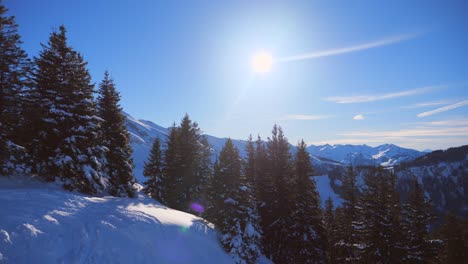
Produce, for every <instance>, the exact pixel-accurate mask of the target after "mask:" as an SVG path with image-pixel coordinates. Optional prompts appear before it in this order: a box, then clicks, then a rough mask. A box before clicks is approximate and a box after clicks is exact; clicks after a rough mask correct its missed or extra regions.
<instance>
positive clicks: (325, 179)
mask: <svg viewBox="0 0 468 264" xmlns="http://www.w3.org/2000/svg"><path fill="white" fill-rule="evenodd" d="M311 178H312V179H314V180H315V183H316V186H317V191H318V192H319V194H320V199H321V200H322V206H325V201H326V200H327V199H328V198H331V199H332V201H333V205H334V206H335V207H337V206H340V205H341V204H342V203H343V199H342V198H341V197H340V196H339V195H338V194H337V193H335V191H333V189H332V187H331V185H330V177H329V176H328V175H321V176H313V177H311Z"/></svg>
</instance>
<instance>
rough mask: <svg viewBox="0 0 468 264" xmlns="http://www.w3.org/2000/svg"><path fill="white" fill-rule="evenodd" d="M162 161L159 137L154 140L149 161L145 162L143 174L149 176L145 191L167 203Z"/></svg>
mask: <svg viewBox="0 0 468 264" xmlns="http://www.w3.org/2000/svg"><path fill="white" fill-rule="evenodd" d="M162 162H163V160H162V151H161V141H160V140H159V138H156V139H155V140H154V143H153V147H152V148H151V153H150V156H149V159H148V162H145V168H144V171H143V175H144V176H145V177H147V178H148V180H147V181H146V182H145V185H146V187H145V189H144V191H145V193H146V194H148V195H149V196H151V197H152V198H154V199H156V200H158V201H160V202H161V203H164V204H165V203H166V201H165V200H164V188H163V186H162V183H163V182H164V179H163V177H164V176H163V173H162V170H163V164H162Z"/></svg>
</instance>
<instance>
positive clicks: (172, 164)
mask: <svg viewBox="0 0 468 264" xmlns="http://www.w3.org/2000/svg"><path fill="white" fill-rule="evenodd" d="M178 144H179V141H178V129H177V127H176V125H175V123H174V124H173V125H172V127H171V129H170V132H169V136H168V138H167V141H166V148H165V150H164V155H163V161H164V162H163V168H162V174H163V175H164V176H165V177H164V178H163V181H162V182H161V188H162V189H163V190H162V191H161V193H162V195H163V197H161V200H162V201H161V202H163V203H165V204H166V205H167V206H170V207H172V208H175V206H178V205H179V203H180V201H179V195H180V193H181V192H182V189H181V187H182V184H181V181H182V177H181V175H180V174H179V172H178V169H179V166H178V164H179V153H178V151H177V149H178Z"/></svg>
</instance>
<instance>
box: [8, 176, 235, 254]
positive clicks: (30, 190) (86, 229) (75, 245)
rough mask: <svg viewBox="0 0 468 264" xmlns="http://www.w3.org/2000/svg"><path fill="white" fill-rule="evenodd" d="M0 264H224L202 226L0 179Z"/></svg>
mask: <svg viewBox="0 0 468 264" xmlns="http://www.w3.org/2000/svg"><path fill="white" fill-rule="evenodd" d="M0 263H231V258H230V257H229V256H228V255H226V253H224V250H223V249H222V248H221V246H220V245H219V243H218V241H217V239H216V232H215V231H214V229H213V228H212V225H211V224H209V223H207V222H206V221H204V220H203V219H201V218H199V217H196V216H193V215H190V214H187V213H183V212H180V211H176V210H172V209H170V208H167V207H165V206H163V205H161V204H159V203H157V202H156V201H155V200H153V199H151V198H148V197H146V196H144V195H141V194H139V195H138V197H137V198H134V199H130V198H115V197H89V196H85V195H82V194H78V193H71V192H68V191H64V190H62V188H61V187H60V186H58V185H56V184H50V183H42V182H39V181H35V180H31V179H25V178H20V179H11V178H5V177H0Z"/></svg>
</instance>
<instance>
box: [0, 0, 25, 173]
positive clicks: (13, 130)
mask: <svg viewBox="0 0 468 264" xmlns="http://www.w3.org/2000/svg"><path fill="white" fill-rule="evenodd" d="M7 11H8V10H7V9H6V8H5V6H3V5H2V3H1V2H0V175H6V174H11V173H14V171H16V170H18V166H19V165H21V164H20V163H22V162H23V161H22V159H23V157H22V156H23V155H24V154H25V153H24V151H23V148H22V147H21V145H24V143H25V142H24V138H22V136H21V135H22V134H23V133H22V129H23V128H24V127H25V125H24V123H25V121H24V118H23V113H24V108H25V103H26V102H27V101H26V100H27V97H26V93H27V92H28V86H29V85H30V80H29V78H30V76H29V72H30V66H31V65H30V60H29V59H28V57H27V55H26V52H25V51H24V50H22V49H21V47H20V46H21V44H22V41H21V38H20V35H19V34H18V25H17V24H16V23H15V18H14V17H13V16H7V15H6V12H7Z"/></svg>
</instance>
